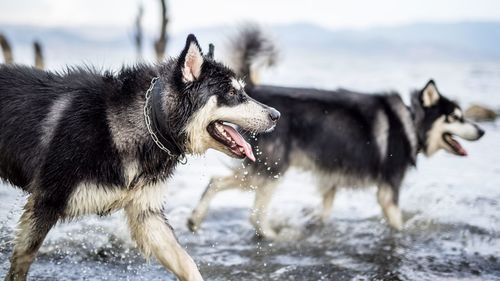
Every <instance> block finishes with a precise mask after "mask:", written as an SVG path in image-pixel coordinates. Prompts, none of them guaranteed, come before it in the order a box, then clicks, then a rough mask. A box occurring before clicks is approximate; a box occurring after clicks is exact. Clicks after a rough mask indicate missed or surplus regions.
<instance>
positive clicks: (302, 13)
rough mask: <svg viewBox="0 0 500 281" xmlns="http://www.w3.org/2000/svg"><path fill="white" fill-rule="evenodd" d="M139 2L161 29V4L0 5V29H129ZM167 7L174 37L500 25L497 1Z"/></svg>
mask: <svg viewBox="0 0 500 281" xmlns="http://www.w3.org/2000/svg"><path fill="white" fill-rule="evenodd" d="M141 2H142V3H143V4H144V6H145V26H146V28H147V29H155V28H157V26H158V14H159V3H158V2H159V1H158V0H0V24H1V23H20V24H35V25H47V26H68V25H71V26H74V25H86V26H96V25H103V24H104V25H117V26H123V25H131V24H132V21H133V18H134V17H135V14H136V12H137V7H138V5H139V3H141ZM168 4H169V13H170V15H171V17H172V21H171V25H170V29H171V31H173V32H178V31H186V30H189V29H190V28H193V27H203V26H210V25H219V24H235V23H236V24H237V23H241V22H243V21H248V20H253V21H258V22H261V23H290V22H310V23H315V24H319V25H321V26H324V27H327V28H332V29H337V28H363V27H370V26H379V25H397V24H401V23H411V22H418V21H437V22H450V21H463V20H495V21H500V1H498V0H413V1H407V0H376V1H375V0H364V1H361V0H344V1H333V0H316V1H315V0H308V1H306V0H210V1H209V0H205V1H203V0H170V1H168Z"/></svg>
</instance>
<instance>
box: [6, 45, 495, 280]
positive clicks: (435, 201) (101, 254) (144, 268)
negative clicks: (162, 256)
mask: <svg viewBox="0 0 500 281" xmlns="http://www.w3.org/2000/svg"><path fill="white" fill-rule="evenodd" d="M262 77H263V80H264V82H266V83H273V84H279V85H294V86H316V87H323V88H336V87H338V86H343V87H347V88H352V89H358V90H364V91H375V90H384V89H395V90H398V91H400V92H401V93H402V94H403V97H404V99H405V100H408V92H409V89H411V88H415V87H421V86H423V85H424V84H425V83H426V81H427V79H428V78H430V77H433V78H434V79H436V81H437V85H438V87H439V88H440V89H441V91H442V92H443V93H445V94H446V95H447V96H449V97H451V98H454V99H457V100H459V101H460V102H461V103H462V104H464V105H467V104H469V103H472V102H479V103H484V104H488V105H490V106H492V107H497V108H498V107H500V99H499V93H498V91H499V89H500V63H495V62H460V61H443V62H435V61H425V60H420V61H397V60H388V59H384V58H359V57H342V56H335V55H328V56H327V54H306V53H300V52H295V53H293V52H290V53H285V56H284V60H282V61H281V64H280V65H279V66H278V68H277V69H275V70H272V71H271V70H270V71H266V72H265V73H264V74H263V75H262ZM499 125H500V122H498V121H497V122H496V123H488V124H482V126H483V127H484V129H486V135H485V136H484V137H483V139H481V140H480V141H479V142H476V143H467V142H463V144H464V147H465V148H466V149H467V150H468V152H469V156H468V157H466V158H459V157H456V156H453V155H449V154H446V153H438V154H437V155H436V156H434V157H432V158H430V159H427V158H424V157H422V156H420V157H419V159H418V165H417V168H416V169H411V170H410V171H409V173H408V175H407V177H406V179H405V181H404V184H403V189H402V192H401V199H400V202H401V206H402V209H403V212H404V219H405V228H404V231H402V232H394V231H392V230H390V229H389V228H388V227H387V226H386V225H385V222H384V221H383V219H382V216H381V212H380V210H379V207H378V205H377V203H376V199H375V189H374V188H368V189H364V190H350V189H344V190H342V191H340V192H339V193H338V196H337V198H336V200H335V203H334V209H333V212H332V215H331V217H330V219H329V221H328V222H327V223H326V224H325V225H323V226H321V225H319V224H317V223H315V222H314V219H313V218H314V217H315V213H316V212H317V211H318V207H319V204H320V198H319V196H318V195H317V194H316V192H315V188H314V180H313V178H311V176H310V175H308V174H305V173H302V172H299V171H296V170H291V171H289V173H287V174H286V175H284V176H283V182H282V184H281V186H280V188H279V189H278V191H277V194H276V196H275V198H274V200H273V202H272V205H271V212H270V213H272V214H273V217H271V222H272V225H273V226H274V227H275V228H277V229H279V230H280V238H281V239H280V241H275V242H270V241H260V240H257V239H255V238H254V232H253V229H252V227H251V226H250V223H249V222H248V216H249V212H250V207H251V205H252V200H253V196H252V194H250V193H245V192H239V191H227V192H225V193H222V194H220V195H219V196H218V197H216V198H215V200H214V202H213V205H212V208H211V211H210V213H209V215H208V218H207V220H206V222H205V223H204V224H203V225H202V229H201V230H200V231H199V233H197V234H192V233H190V232H189V231H188V230H187V227H186V219H187V217H188V216H189V213H190V210H191V209H192V207H193V206H194V203H195V202H196V200H197V199H198V198H199V196H200V195H201V192H202V191H203V189H204V187H205V185H206V184H207V183H208V181H209V178H210V177H211V176H212V175H224V174H227V173H228V172H229V170H228V168H227V167H226V166H227V165H228V164H229V163H231V161H230V160H229V159H228V158H227V157H225V156H223V155H221V154H220V153H217V152H210V153H208V154H207V155H206V156H205V157H201V158H190V159H189V162H188V164H187V165H186V166H181V167H179V169H178V172H177V173H176V175H175V177H174V178H173V179H172V181H170V182H169V183H168V187H169V195H168V198H167V201H166V202H167V213H168V217H169V218H170V221H171V224H172V225H173V227H174V228H175V229H176V233H177V235H178V237H179V240H180V242H181V243H182V244H183V245H185V247H186V248H187V250H188V251H189V253H191V254H192V256H193V257H194V259H195V260H196V261H197V263H198V264H199V266H200V270H201V272H202V275H203V276H204V277H205V279H206V280H311V281H312V280H500V260H499V259H500V165H498V163H500V153H499V152H498V151H500V130H499V127H498V126H499ZM0 198H1V200H2V208H0V276H3V275H4V274H5V272H6V270H7V269H8V266H9V261H8V257H9V255H10V252H11V249H12V243H11V240H12V236H13V233H14V228H15V224H16V221H17V219H18V218H19V215H20V212H21V208H22V204H23V202H24V201H25V199H26V198H25V196H24V195H23V194H21V193H20V192H19V191H18V190H16V189H14V188H12V187H9V186H7V185H3V186H0ZM30 276H31V280H175V278H174V277H173V276H172V275H171V274H170V273H168V272H166V271H165V270H164V269H163V268H162V267H161V266H160V265H159V264H158V263H157V262H156V261H154V260H152V261H149V262H148V261H146V260H145V259H144V258H143V257H142V256H141V255H140V253H139V252H138V251H137V249H136V248H135V246H134V243H133V242H132V241H131V240H130V238H129V235H128V230H127V228H126V225H125V220H124V217H123V214H122V213H120V212H119V213H117V214H113V215H111V216H109V217H105V218H99V217H87V218H83V219H81V220H77V221H75V222H71V223H66V224H61V225H58V226H57V227H56V228H55V229H53V230H52V231H51V233H50V234H49V236H48V238H47V240H46V241H45V243H44V245H43V246H42V248H41V250H40V254H39V255H38V258H37V260H36V262H35V263H34V264H33V266H32V269H31V271H30Z"/></svg>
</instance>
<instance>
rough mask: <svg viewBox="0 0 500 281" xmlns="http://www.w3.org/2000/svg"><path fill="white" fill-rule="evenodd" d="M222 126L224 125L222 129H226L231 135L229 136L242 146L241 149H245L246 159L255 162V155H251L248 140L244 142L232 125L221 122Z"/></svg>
mask: <svg viewBox="0 0 500 281" xmlns="http://www.w3.org/2000/svg"><path fill="white" fill-rule="evenodd" d="M222 126H224V130H226V132H228V133H229V135H231V138H232V139H233V140H234V141H235V142H236V143H237V144H238V145H239V146H241V147H243V149H244V150H245V155H246V156H247V157H248V159H250V160H252V161H253V162H255V156H254V155H253V151H252V146H251V145H250V144H249V143H248V142H246V141H245V140H244V139H243V137H242V136H241V135H240V134H239V133H238V132H237V131H236V130H235V129H234V128H233V127H231V126H227V125H224V124H222Z"/></svg>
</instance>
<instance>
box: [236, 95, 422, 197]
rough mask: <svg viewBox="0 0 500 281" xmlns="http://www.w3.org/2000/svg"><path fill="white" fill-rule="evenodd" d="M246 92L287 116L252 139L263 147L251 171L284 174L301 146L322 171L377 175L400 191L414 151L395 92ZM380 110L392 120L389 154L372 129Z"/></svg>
mask: <svg viewBox="0 0 500 281" xmlns="http://www.w3.org/2000/svg"><path fill="white" fill-rule="evenodd" d="M246 91H247V93H248V94H249V95H250V96H252V97H253V98H255V99H257V100H259V101H261V102H263V103H265V104H268V105H270V106H273V107H275V108H276V109H277V110H278V111H280V112H281V114H282V116H283V118H282V119H281V121H280V123H279V124H278V125H277V126H276V128H275V130H274V131H273V132H272V133H270V134H265V135H259V136H258V137H257V141H255V140H251V141H252V142H254V143H253V146H256V147H258V148H259V150H260V151H262V152H263V153H262V155H260V156H258V157H257V158H258V161H257V162H256V163H255V164H252V163H250V162H248V163H247V164H248V166H249V167H250V169H253V173H252V174H256V173H260V174H261V175H268V176H270V177H274V176H276V175H279V176H280V175H283V174H284V173H285V172H286V170H287V169H288V168H289V167H290V160H291V159H290V157H291V155H292V153H294V152H298V151H301V152H302V153H304V154H306V155H307V156H309V157H310V158H311V159H313V161H314V163H315V164H316V165H317V167H318V168H319V169H320V170H322V171H324V172H327V173H331V172H338V173H340V174H344V175H349V176H351V177H361V178H370V179H373V180H377V181H378V180H379V181H382V182H384V183H387V184H389V185H390V186H393V187H395V190H394V191H396V192H397V191H398V187H399V185H400V183H401V181H402V179H403V177H404V174H405V171H406V169H407V168H408V167H409V166H411V165H413V164H414V161H415V155H413V154H412V148H411V146H410V141H409V139H408V136H407V135H406V133H405V131H404V128H403V124H402V123H401V120H400V119H399V117H397V115H396V113H395V112H394V111H393V110H392V109H391V107H390V106H389V101H388V99H396V100H398V101H400V102H401V103H402V101H401V98H400V97H399V96H398V95H397V94H395V93H379V94H361V93H356V92H352V91H348V90H342V89H341V90H337V91H325V90H316V89H306V88H289V87H277V86H254V87H249V88H247V89H246ZM379 110H382V111H383V112H384V113H385V114H386V115H387V117H388V120H389V133H388V145H387V148H388V149H387V153H386V155H380V150H379V148H378V146H377V142H376V140H375V138H374V135H373V133H372V132H373V126H374V125H375V123H374V120H375V113H376V112H377V111H379ZM264 163H266V165H264ZM275 163H277V164H275ZM268 167H270V169H268ZM396 194H397V193H396Z"/></svg>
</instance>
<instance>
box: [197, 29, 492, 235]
mask: <svg viewBox="0 0 500 281" xmlns="http://www.w3.org/2000/svg"><path fill="white" fill-rule="evenodd" d="M230 54H231V55H232V56H233V57H234V58H235V61H233V63H234V66H233V68H234V69H235V70H236V71H237V73H238V74H239V75H241V76H243V77H247V78H248V79H247V81H246V91H247V93H248V94H249V95H250V96H251V97H253V98H255V99H256V100H259V101H261V102H263V103H266V104H269V105H271V106H273V107H275V108H276V109H278V110H280V111H281V113H282V114H283V118H282V120H281V121H280V124H279V125H278V126H277V127H276V129H275V131H274V132H273V133H271V134H268V135H258V136H257V138H256V139H251V140H250V141H251V143H252V145H253V146H255V147H258V148H259V151H260V152H259V153H258V155H257V161H256V162H255V163H251V162H249V161H245V163H244V164H245V165H244V166H245V168H244V170H241V169H234V172H233V174H232V175H229V176H226V177H213V178H212V179H211V180H210V183H209V184H208V186H207V188H206V190H205V192H204V193H203V195H202V197H201V200H200V201H199V203H198V205H197V206H196V208H195V209H194V210H193V212H192V214H191V217H190V218H189V220H188V227H189V228H190V229H191V230H192V231H195V230H196V229H198V228H199V226H200V224H201V222H202V220H203V219H204V217H205V215H206V213H207V210H208V207H209V204H210V201H211V200H212V198H213V197H214V195H215V194H216V193H218V192H220V191H223V190H227V189H230V188H241V189H245V190H252V191H255V193H256V194H255V202H254V209H253V211H252V215H251V222H252V224H253V225H254V227H255V229H256V233H257V234H258V235H259V236H263V237H266V238H271V239H272V238H275V237H276V236H277V233H276V232H275V231H274V230H273V229H272V227H271V226H270V224H269V222H268V220H267V219H266V212H267V210H268V204H269V202H270V201H271V197H272V195H273V192H274V190H275V188H276V186H277V185H278V182H279V180H277V178H281V177H282V176H283V175H284V174H285V173H286V171H287V170H288V169H289V168H290V167H297V168H301V169H304V170H307V171H310V172H312V173H313V174H315V175H316V178H317V179H318V185H319V191H320V193H321V195H322V196H323V200H322V205H323V209H322V212H321V217H322V219H323V220H324V219H326V218H327V217H328V216H329V214H330V211H331V209H332V204H333V200H334V197H335V193H336V191H337V188H339V187H364V186H374V185H375V186H377V187H378V192H377V198H378V203H379V204H380V206H381V208H382V211H383V213H384V215H385V218H386V220H387V223H388V224H389V225H390V226H391V227H393V228H395V229H398V230H400V229H402V227H403V218H402V214H401V210H400V208H399V206H398V197H399V190H400V187H401V183H402V181H403V179H404V176H405V173H406V171H407V170H408V168H409V167H410V166H412V165H415V162H416V157H417V154H418V153H419V152H422V153H424V154H425V155H426V156H431V155H433V154H434V153H435V152H437V151H438V150H441V149H442V150H445V151H447V152H450V153H453V154H456V155H460V156H465V155H466V154H467V153H466V151H465V150H464V148H463V147H462V146H461V145H460V144H459V142H458V141H457V140H456V137H460V138H463V139H465V140H470V141H473V140H478V139H479V138H481V136H482V135H483V134H484V131H483V130H482V129H480V128H479V127H478V126H477V125H475V124H472V123H470V122H468V121H467V120H465V119H464V117H463V113H462V110H461V109H460V107H459V106H458V105H457V104H456V103H454V102H452V101H450V100H449V99H447V98H446V97H444V96H443V95H442V94H441V93H440V92H439V91H438V88H437V87H436V83H435V82H434V81H433V80H430V81H429V82H428V83H427V84H426V85H425V86H424V87H423V88H422V89H420V90H416V91H414V92H413V93H412V95H411V97H412V99H411V105H410V106H406V105H405V104H404V103H403V101H402V99H401V97H400V96H399V94H397V93H372V94H363V93H357V92H352V91H349V90H344V89H339V90H336V91H324V90H316V89H308V88H290V87H278V86H267V85H257V84H256V81H255V78H256V75H255V71H252V70H254V69H255V65H256V64H257V65H259V66H262V65H265V64H272V63H274V61H275V55H276V51H275V48H274V47H273V44H272V42H271V41H270V40H268V39H267V38H266V37H265V36H263V35H262V33H261V31H260V30H259V29H258V28H255V27H250V28H247V29H244V30H243V32H241V33H240V34H239V36H238V37H236V38H234V40H232V49H231V50H230Z"/></svg>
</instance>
